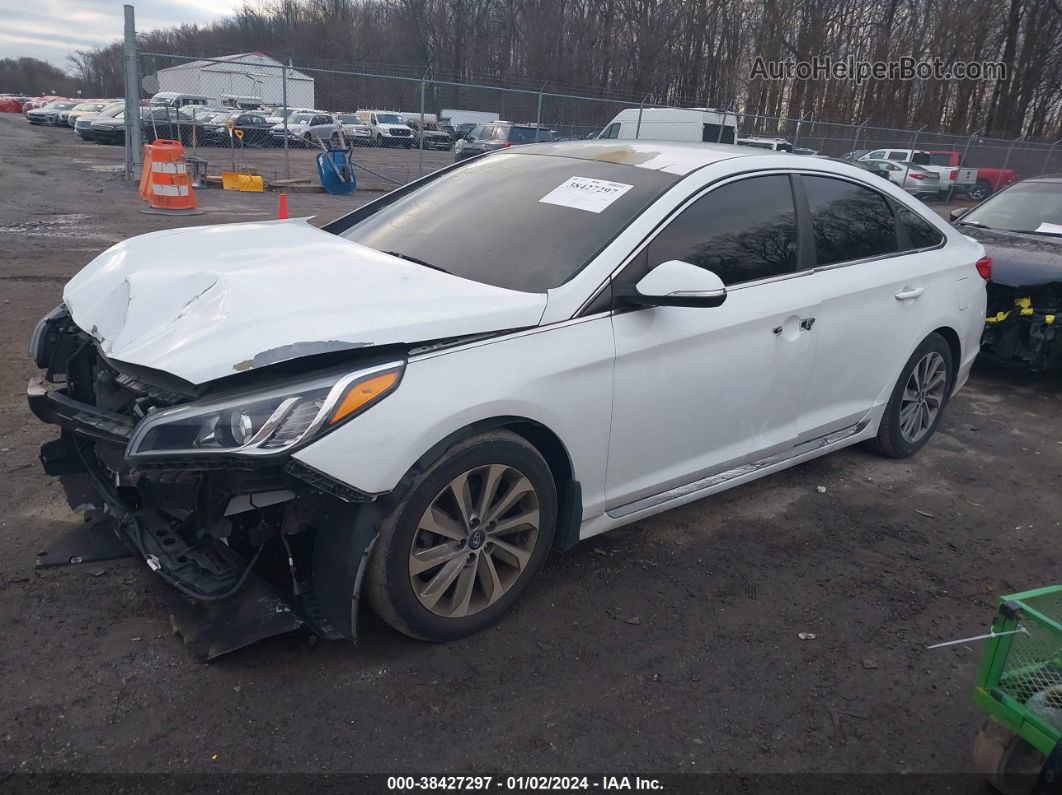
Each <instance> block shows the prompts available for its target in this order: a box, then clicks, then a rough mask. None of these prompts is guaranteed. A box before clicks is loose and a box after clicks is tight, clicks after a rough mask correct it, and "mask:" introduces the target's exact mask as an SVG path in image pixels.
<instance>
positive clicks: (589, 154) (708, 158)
mask: <svg viewBox="0 0 1062 795" xmlns="http://www.w3.org/2000/svg"><path fill="white" fill-rule="evenodd" d="M518 151H519V152H520V153H526V154H536V155H553V156H554V157H573V158H575V159H577V160H602V161H606V162H609V163H618V164H620V165H629V166H636V167H638V168H647V169H650V170H651V171H666V172H667V173H669V174H682V175H685V174H689V173H691V172H693V171H696V170H697V169H698V168H701V167H703V166H707V165H711V164H712V163H718V162H719V161H721V160H729V159H731V158H737V157H783V158H790V159H792V160H793V163H795V164H799V163H807V157H805V156H804V155H790V154H787V153H785V152H772V151H771V150H768V149H753V148H751V147H747V146H735V145H734V144H706V143H695V142H691V143H682V142H676V141H648V140H643V139H639V140H635V141H631V140H623V139H598V140H592V141H558V142H557V143H540V144H527V145H525V146H521V147H520V149H519V150H518ZM780 165H781V164H780Z"/></svg>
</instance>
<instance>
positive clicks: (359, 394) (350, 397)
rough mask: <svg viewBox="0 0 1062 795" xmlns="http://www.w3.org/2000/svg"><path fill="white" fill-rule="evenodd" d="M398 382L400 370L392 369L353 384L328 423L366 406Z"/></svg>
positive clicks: (334, 422) (333, 422)
mask: <svg viewBox="0 0 1062 795" xmlns="http://www.w3.org/2000/svg"><path fill="white" fill-rule="evenodd" d="M397 383H398V371H397V370H392V371H390V372H388V373H380V374H379V375H374V376H372V377H370V378H366V379H365V380H364V381H358V382H357V383H355V384H352V385H351V386H350V387H349V388H348V389H347V393H346V394H345V395H343V399H342V400H341V401H339V405H338V406H336V410H335V411H333V412H332V416H331V417H329V419H328V424H329V425H335V424H336V423H337V422H339V421H340V420H342V419H344V418H345V417H349V416H350V415H351V414H353V413H354V412H355V411H357V410H358V409H361V408H364V407H365V406H366V405H367V404H369V403H371V402H372V401H374V400H376V399H377V398H379V397H382V396H383V395H386V394H387V393H388V392H390V391H391V390H392V389H393V388H394V387H395V385H396V384H397Z"/></svg>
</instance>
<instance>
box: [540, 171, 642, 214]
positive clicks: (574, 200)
mask: <svg viewBox="0 0 1062 795" xmlns="http://www.w3.org/2000/svg"><path fill="white" fill-rule="evenodd" d="M632 187H634V186H633V185H626V184H624V183H622V182H609V181H608V180H607V179H591V178H590V177H571V178H570V179H568V180H566V181H564V182H562V183H561V184H560V185H558V186H557V187H556V188H554V189H553V190H551V191H550V192H549V193H547V194H546V195H545V196H543V197H542V198H541V199H539V201H540V202H544V203H546V204H556V205H559V206H561V207H574V208H575V209H576V210H586V211H587V212H591V213H599V212H601V211H602V210H604V209H605V208H606V207H608V206H609V205H610V204H612V202H614V201H616V199H618V198H619V197H620V196H622V195H623V194H624V193H626V192H627V191H629V190H630V189H631V188H632Z"/></svg>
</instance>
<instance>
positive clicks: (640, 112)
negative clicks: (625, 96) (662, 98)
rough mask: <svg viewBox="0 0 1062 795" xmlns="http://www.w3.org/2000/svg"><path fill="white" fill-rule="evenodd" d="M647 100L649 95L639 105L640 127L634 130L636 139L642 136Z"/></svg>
mask: <svg viewBox="0 0 1062 795" xmlns="http://www.w3.org/2000/svg"><path fill="white" fill-rule="evenodd" d="M647 99H649V95H648V94H646V95H645V96H644V97H642V101H641V102H639V103H638V125H637V126H636V127H635V128H634V137H635V138H640V137H641V135H642V109H643V108H644V107H645V100H647Z"/></svg>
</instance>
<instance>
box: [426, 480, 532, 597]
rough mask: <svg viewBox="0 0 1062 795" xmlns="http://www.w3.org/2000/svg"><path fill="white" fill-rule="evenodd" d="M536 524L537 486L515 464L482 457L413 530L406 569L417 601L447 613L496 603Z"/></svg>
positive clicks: (523, 565)
mask: <svg viewBox="0 0 1062 795" xmlns="http://www.w3.org/2000/svg"><path fill="white" fill-rule="evenodd" d="M539 524H540V518H539V498H538V492H537V491H536V490H535V487H534V486H533V485H532V483H531V481H530V479H528V477H527V476H526V475H524V474H523V473H522V472H520V471H519V470H518V469H516V468H514V467H511V466H508V465H506V464H488V465H486V466H480V467H476V468H475V469H471V470H469V471H467V472H464V473H463V474H461V475H459V476H458V477H456V478H454V479H453V480H451V481H450V483H448V484H447V485H446V486H445V487H444V488H443V489H442V491H440V492H439V493H438V494H437V495H436V496H435V498H434V499H433V500H432V501H431V503H430V504H429V505H428V508H427V510H425V511H424V514H423V515H422V516H421V518H420V521H419V522H418V524H417V530H416V532H415V533H414V534H413V544H412V546H411V548H410V551H409V562H408V569H409V579H410V583H411V585H412V586H413V592H414V594H416V597H417V600H418V601H419V602H420V604H421V605H422V606H423V607H424V608H426V609H427V610H429V611H431V612H432V613H434V614H435V615H438V616H443V617H445V618H463V617H465V616H470V615H472V614H474V613H478V612H479V611H480V610H483V609H485V608H487V607H489V606H490V605H492V604H494V603H495V602H497V601H498V599H500V598H501V597H502V596H503V595H504V594H505V593H506V592H507V591H509V589H511V588H512V587H513V585H515V584H516V582H517V581H518V580H519V579H520V577H521V576H523V574H524V572H525V570H526V569H527V566H528V563H529V562H530V560H531V556H532V553H533V552H534V550H535V545H536V544H537V543H538V537H539Z"/></svg>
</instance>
